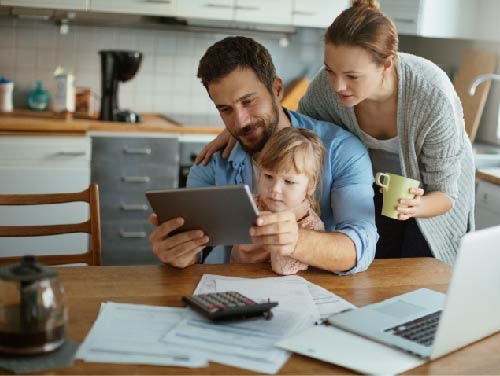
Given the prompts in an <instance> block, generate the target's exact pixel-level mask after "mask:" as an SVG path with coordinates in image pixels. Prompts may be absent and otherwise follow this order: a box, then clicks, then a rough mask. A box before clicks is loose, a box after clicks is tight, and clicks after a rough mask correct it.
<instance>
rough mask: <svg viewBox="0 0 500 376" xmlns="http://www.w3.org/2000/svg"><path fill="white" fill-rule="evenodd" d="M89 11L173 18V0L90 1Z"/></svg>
mask: <svg viewBox="0 0 500 376" xmlns="http://www.w3.org/2000/svg"><path fill="white" fill-rule="evenodd" d="M181 1H182V0H181ZM89 10H90V11H94V12H109V13H127V14H143V15H151V16H175V0H90V4H89Z"/></svg>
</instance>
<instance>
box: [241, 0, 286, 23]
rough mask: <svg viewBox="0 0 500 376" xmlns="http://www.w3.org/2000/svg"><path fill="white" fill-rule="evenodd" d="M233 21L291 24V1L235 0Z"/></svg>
mask: <svg viewBox="0 0 500 376" xmlns="http://www.w3.org/2000/svg"><path fill="white" fill-rule="evenodd" d="M234 20H235V21H239V22H251V23H265V24H280V25H291V24H292V0H281V1H269V0H236V1H235V4H234Z"/></svg>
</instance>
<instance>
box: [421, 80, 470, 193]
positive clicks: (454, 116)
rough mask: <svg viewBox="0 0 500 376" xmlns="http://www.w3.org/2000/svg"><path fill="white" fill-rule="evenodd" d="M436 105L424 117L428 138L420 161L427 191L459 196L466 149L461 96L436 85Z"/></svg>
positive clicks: (434, 98)
mask: <svg viewBox="0 0 500 376" xmlns="http://www.w3.org/2000/svg"><path fill="white" fill-rule="evenodd" d="M431 94H432V95H431V96H430V97H431V98H432V101H433V105H432V107H431V108H430V110H429V111H428V116H427V118H426V120H425V121H424V128H423V129H425V130H426V134H425V139H424V143H423V147H422V151H421V153H420V158H419V164H420V173H421V177H422V179H423V185H424V189H425V190H426V192H435V191H438V192H442V193H444V194H446V195H448V196H449V197H450V199H452V201H453V200H455V199H456V198H457V192H458V178H459V176H460V171H461V164H460V161H461V159H462V154H463V152H464V147H465V145H464V143H465V140H464V136H463V135H464V131H463V129H462V128H463V127H464V121H463V111H462V107H461V104H460V100H459V99H458V98H454V97H455V96H454V95H451V96H449V95H447V94H446V93H444V92H443V91H442V90H440V89H438V88H434V90H433V92H432V93H431Z"/></svg>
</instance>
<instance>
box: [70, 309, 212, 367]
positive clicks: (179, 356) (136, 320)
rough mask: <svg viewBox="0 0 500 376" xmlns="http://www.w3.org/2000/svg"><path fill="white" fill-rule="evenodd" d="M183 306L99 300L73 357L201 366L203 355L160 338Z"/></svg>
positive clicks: (175, 321) (180, 315)
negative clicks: (85, 333)
mask: <svg viewBox="0 0 500 376" xmlns="http://www.w3.org/2000/svg"><path fill="white" fill-rule="evenodd" d="M192 315H193V313H192V312H190V311H189V310H187V309H185V308H173V307H153V306H145V305H138V304H119V303H106V304H103V306H102V308H101V310H100V312H99V317H98V318H97V320H96V322H95V323H94V325H93V327H92V329H91V331H90V332H89V334H88V335H87V337H86V338H85V341H84V342H83V344H82V345H81V346H80V348H79V349H78V352H77V355H76V357H77V358H79V359H83V360H86V361H92V362H106V363H135V364H155V365H173V366H183V367H203V366H206V365H207V364H208V362H207V360H206V358H204V357H200V356H199V355H198V356H195V357H194V356H192V355H189V354H184V353H182V352H180V351H179V350H178V349H177V348H175V347H173V346H171V345H168V344H166V343H164V342H162V341H161V338H162V337H163V336H164V335H165V334H166V333H168V331H169V330H171V329H172V328H173V327H174V326H175V325H177V324H178V323H179V322H180V321H181V320H182V319H183V318H185V317H186V316H187V317H189V316H192Z"/></svg>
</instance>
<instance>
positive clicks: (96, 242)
mask: <svg viewBox="0 0 500 376" xmlns="http://www.w3.org/2000/svg"><path fill="white" fill-rule="evenodd" d="M78 201H82V202H87V203H88V204H89V207H90V215H89V219H88V220H87V221H85V222H81V223H73V224H60V225H46V226H0V237H7V236H9V237H27V236H46V235H59V234H71V233H88V234H89V235H90V242H89V245H90V249H89V250H88V251H87V252H85V253H79V254H57V255H41V256H37V257H36V258H37V260H38V261H39V262H41V263H44V264H47V265H62V264H73V263H86V264H88V265H101V220H100V212H99V190H98V186H97V184H91V185H90V186H89V187H88V188H87V189H86V190H84V191H82V192H77V193H50V194H2V195H0V205H46V204H62V203H68V202H78ZM19 260H21V257H17V256H12V257H0V264H8V263H13V262H18V261H19Z"/></svg>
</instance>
